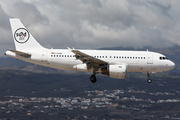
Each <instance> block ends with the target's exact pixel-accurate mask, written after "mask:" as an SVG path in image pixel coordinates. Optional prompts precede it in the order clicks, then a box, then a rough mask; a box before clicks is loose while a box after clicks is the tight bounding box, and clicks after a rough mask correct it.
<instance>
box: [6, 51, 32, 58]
mask: <svg viewBox="0 0 180 120" xmlns="http://www.w3.org/2000/svg"><path fill="white" fill-rule="evenodd" d="M9 51H11V52H14V53H16V54H17V55H20V56H22V57H25V58H29V57H31V54H28V53H24V52H21V51H18V50H9Z"/></svg>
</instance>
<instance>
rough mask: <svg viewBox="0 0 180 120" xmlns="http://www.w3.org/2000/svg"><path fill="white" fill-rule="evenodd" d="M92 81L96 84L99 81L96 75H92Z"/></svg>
mask: <svg viewBox="0 0 180 120" xmlns="http://www.w3.org/2000/svg"><path fill="white" fill-rule="evenodd" d="M90 80H91V82H92V83H95V82H96V81H97V80H96V76H95V75H91V77H90Z"/></svg>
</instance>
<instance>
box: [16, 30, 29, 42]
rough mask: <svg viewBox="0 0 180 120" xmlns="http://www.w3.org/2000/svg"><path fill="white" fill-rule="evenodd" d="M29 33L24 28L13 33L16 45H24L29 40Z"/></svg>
mask: <svg viewBox="0 0 180 120" xmlns="http://www.w3.org/2000/svg"><path fill="white" fill-rule="evenodd" d="M29 36H30V35H29V32H28V31H27V30H26V29H24V28H19V29H17V30H16V31H15V33H14V39H15V40H16V41H17V42H18V43H25V42H27V41H28V40H29Z"/></svg>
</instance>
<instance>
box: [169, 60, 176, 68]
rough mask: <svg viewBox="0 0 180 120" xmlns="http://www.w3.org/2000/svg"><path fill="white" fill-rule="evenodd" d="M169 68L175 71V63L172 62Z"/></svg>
mask: <svg viewBox="0 0 180 120" xmlns="http://www.w3.org/2000/svg"><path fill="white" fill-rule="evenodd" d="M168 66H169V67H170V69H173V68H174V67H175V63H174V62H172V61H170V63H169V65H168Z"/></svg>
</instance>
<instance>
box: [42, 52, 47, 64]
mask: <svg viewBox="0 0 180 120" xmlns="http://www.w3.org/2000/svg"><path fill="white" fill-rule="evenodd" d="M41 61H42V62H47V51H46V50H44V51H42V59H41Z"/></svg>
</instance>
